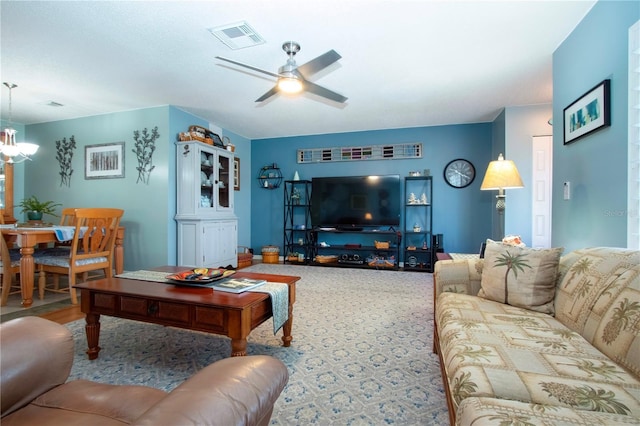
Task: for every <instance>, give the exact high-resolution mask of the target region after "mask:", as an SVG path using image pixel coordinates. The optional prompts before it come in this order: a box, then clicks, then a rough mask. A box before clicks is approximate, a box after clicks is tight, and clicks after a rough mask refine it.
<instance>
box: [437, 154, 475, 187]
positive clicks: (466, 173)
mask: <svg viewBox="0 0 640 426" xmlns="http://www.w3.org/2000/svg"><path fill="white" fill-rule="evenodd" d="M475 177H476V169H475V167H473V164H471V162H470V161H467V160H464V159H462V158H458V159H456V160H452V161H450V162H449V164H447V166H446V167H445V168H444V180H445V182H447V183H448V184H449V185H451V186H453V187H454V188H466V187H467V186H469V185H471V182H473V179H475Z"/></svg>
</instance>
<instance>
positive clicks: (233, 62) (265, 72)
mask: <svg viewBox="0 0 640 426" xmlns="http://www.w3.org/2000/svg"><path fill="white" fill-rule="evenodd" d="M216 59H220V60H222V61H226V62H229V63H232V64H234V65H240V66H241V67H245V68H249V69H250V70H254V71H258V72H261V73H263V74H266V75H270V76H272V77H276V78H278V77H280V75H279V74H276V73H274V72H271V71H265V70H263V69H260V68H256V67H254V66H251V65H247V64H243V63H242V62H238V61H234V60H233V59H228V58H223V57H222V56H216Z"/></svg>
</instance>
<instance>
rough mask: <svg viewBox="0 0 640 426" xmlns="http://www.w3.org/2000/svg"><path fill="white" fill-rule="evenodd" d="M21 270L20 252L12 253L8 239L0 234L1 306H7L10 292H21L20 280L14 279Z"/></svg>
mask: <svg viewBox="0 0 640 426" xmlns="http://www.w3.org/2000/svg"><path fill="white" fill-rule="evenodd" d="M19 272H20V253H18V252H16V253H11V251H10V250H9V246H8V245H7V241H6V240H5V239H4V237H3V236H2V235H0V274H2V296H1V298H0V306H5V305H6V304H7V300H8V299H9V295H10V294H14V293H20V282H19V281H16V280H14V276H15V274H18V273H19Z"/></svg>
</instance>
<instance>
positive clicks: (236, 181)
mask: <svg viewBox="0 0 640 426" xmlns="http://www.w3.org/2000/svg"><path fill="white" fill-rule="evenodd" d="M233 190H234V191H240V159H239V158H238V157H234V159H233Z"/></svg>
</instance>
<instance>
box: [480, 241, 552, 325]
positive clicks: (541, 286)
mask: <svg viewBox="0 0 640 426" xmlns="http://www.w3.org/2000/svg"><path fill="white" fill-rule="evenodd" d="M562 251H563V249H562V248H553V249H531V248H527V247H518V246H514V245H510V244H504V243H499V242H495V241H492V240H487V248H486V249H485V254H484V270H483V271H482V280H481V282H480V285H481V288H480V291H479V292H478V296H480V297H483V298H485V299H489V300H494V301H496V302H503V303H507V304H509V305H513V306H518V307H521V308H527V309H531V310H533V311H537V312H544V313H547V314H553V313H554V309H553V299H554V296H555V289H556V278H557V276H558V264H559V262H560V255H561V254H562Z"/></svg>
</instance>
